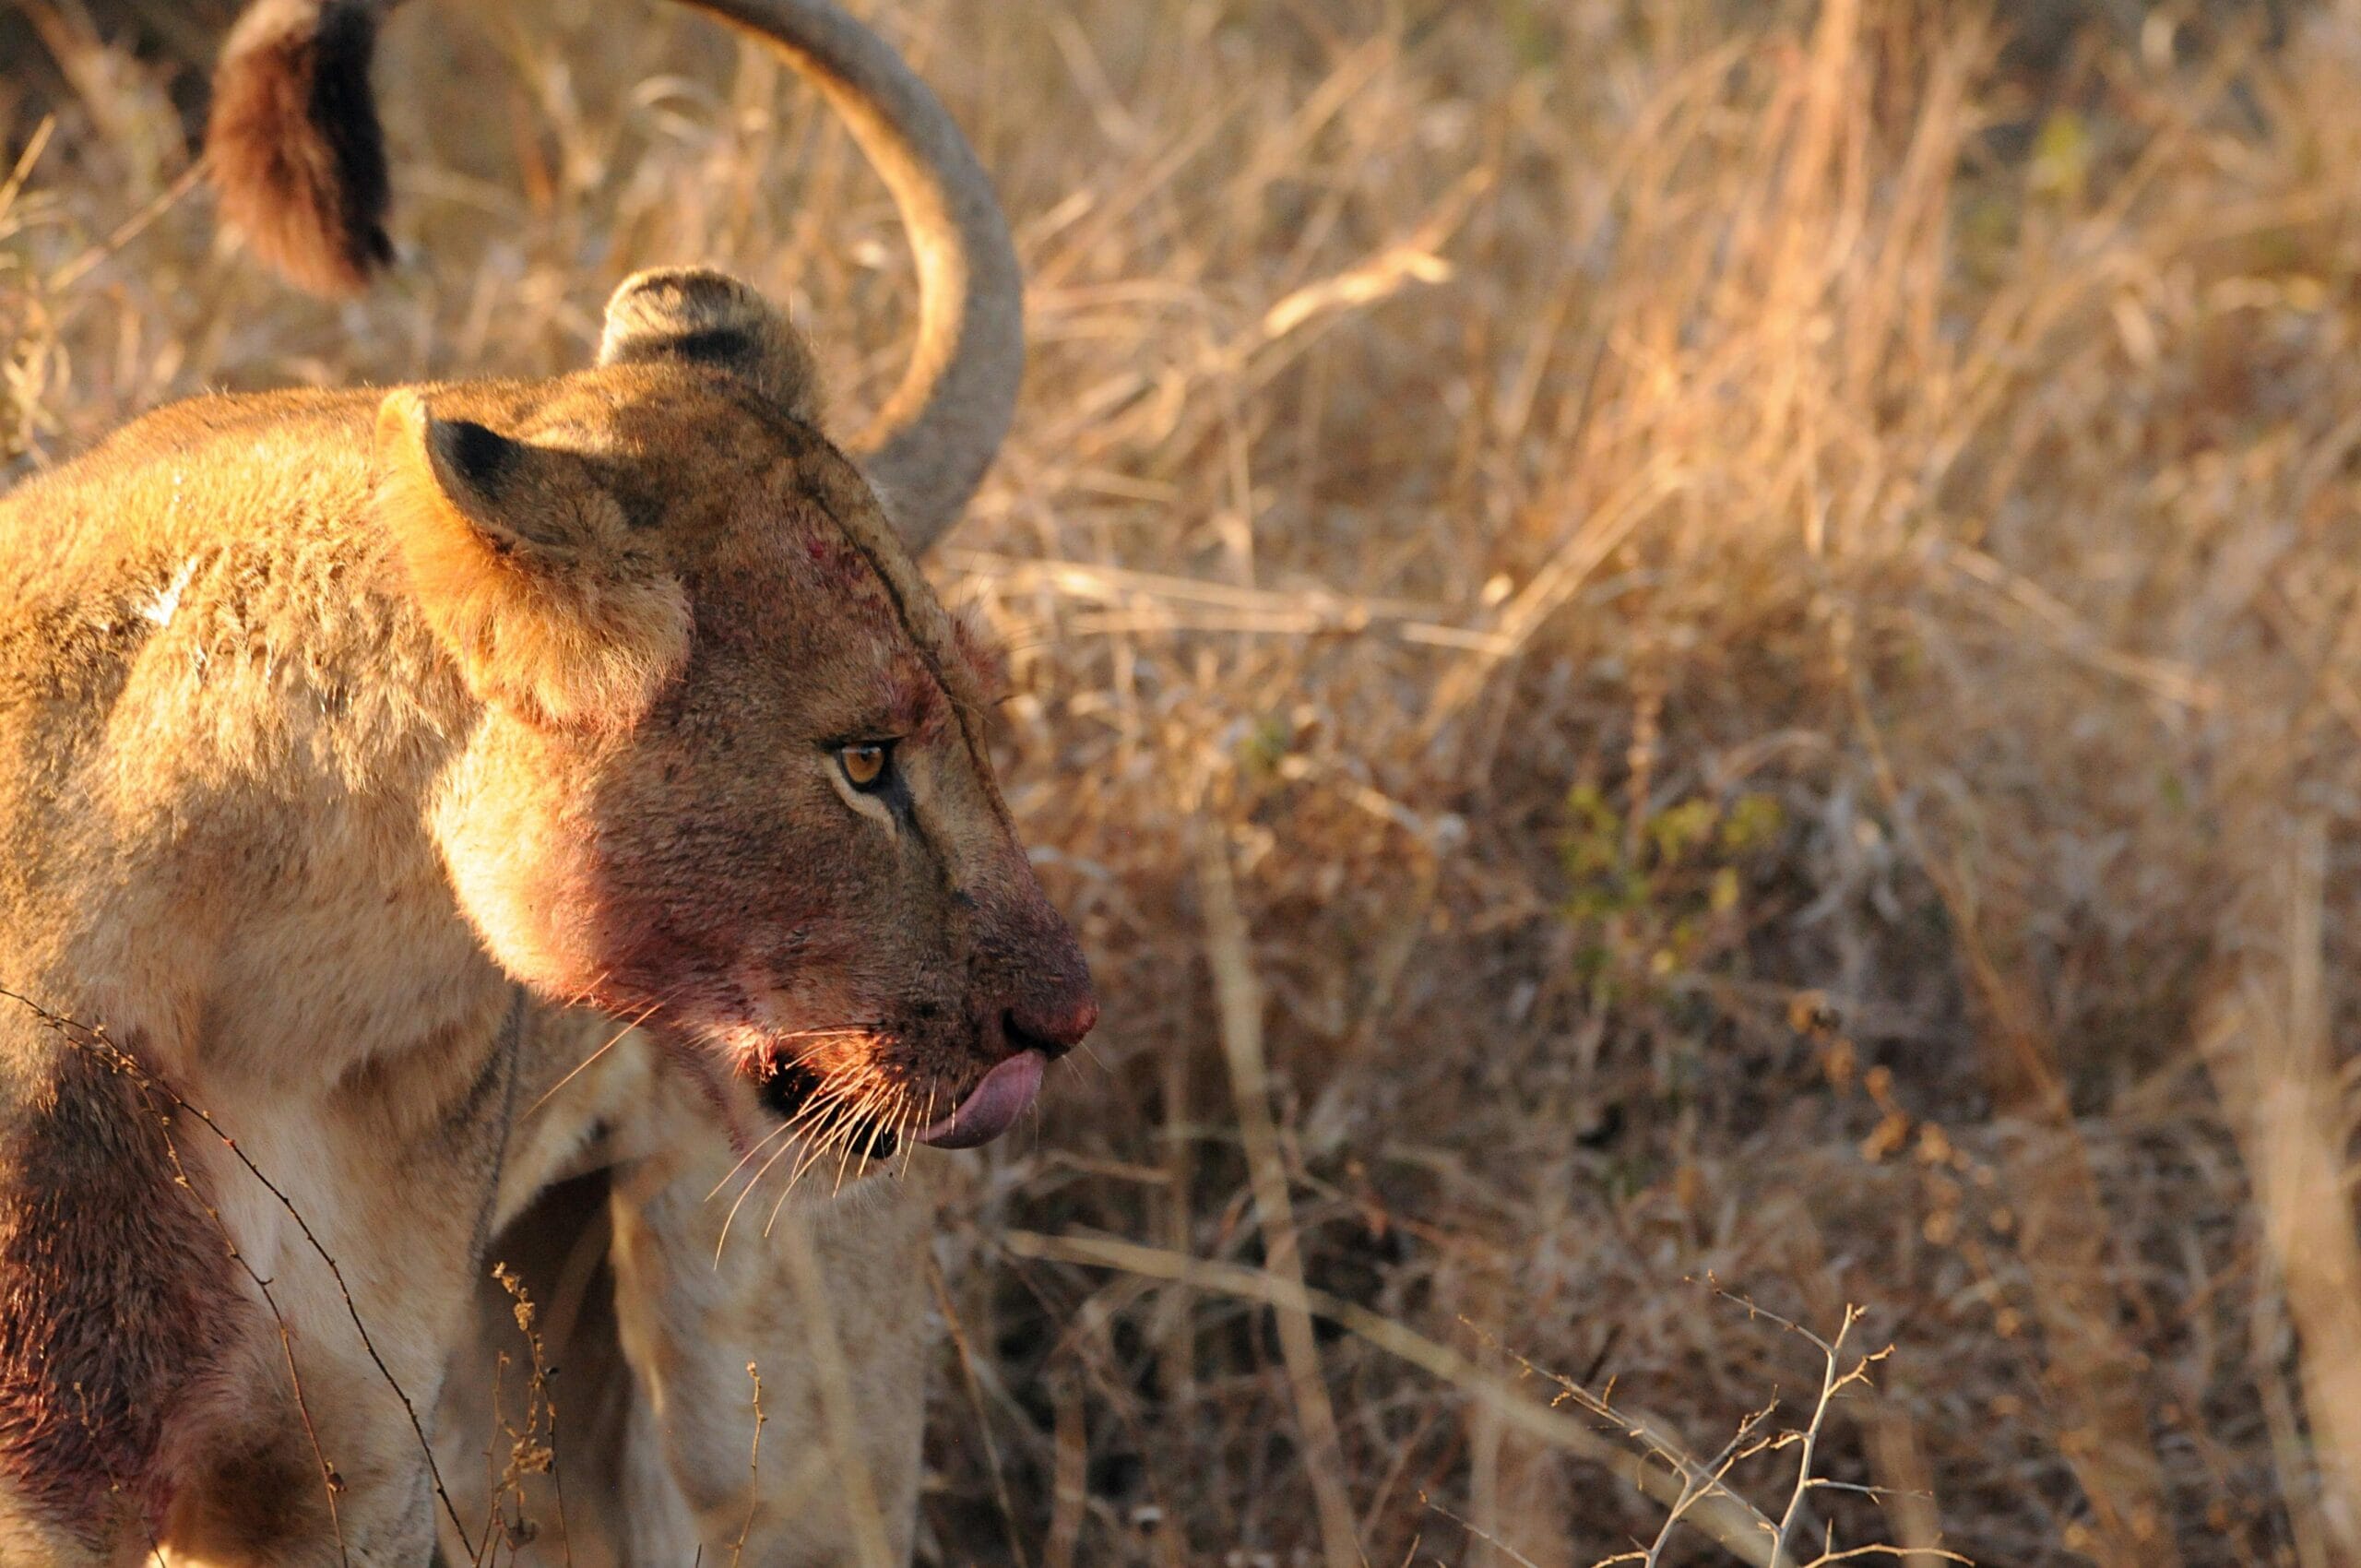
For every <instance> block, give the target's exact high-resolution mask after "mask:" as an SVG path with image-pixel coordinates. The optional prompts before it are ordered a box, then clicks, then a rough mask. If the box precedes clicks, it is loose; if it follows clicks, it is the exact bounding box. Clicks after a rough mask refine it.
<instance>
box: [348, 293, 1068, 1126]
mask: <svg viewBox="0 0 2361 1568" xmlns="http://www.w3.org/2000/svg"><path fill="white" fill-rule="evenodd" d="M541 392H542V395H540V396H538V397H532V398H528V397H524V396H522V395H521V394H519V393H517V392H516V389H514V388H511V389H505V390H504V391H503V390H499V389H494V390H492V391H487V392H485V393H482V394H480V395H478V396H477V397H476V398H475V399H474V400H473V401H470V400H469V397H468V396H466V395H464V394H462V393H460V392H459V391H458V390H457V389H454V390H453V391H452V392H449V393H442V392H438V391H436V390H434V389H433V388H429V389H427V390H426V391H425V392H423V393H419V392H397V393H395V394H394V395H393V396H392V397H391V398H388V399H387V401H386V405H385V408H384V410H383V412H382V414H381V416H380V420H379V445H380V468H381V472H382V481H381V488H380V491H379V496H378V506H379V509H380V513H381V517H382V520H383V521H384V523H385V525H386V528H387V529H388V530H389V531H390V533H391V536H392V538H393V540H394V550H393V554H394V555H395V556H396V557H397V562H398V564H399V567H400V570H401V572H402V574H403V576H404V579H405V582H406V585H407V589H406V591H407V592H409V594H410V595H411V596H412V597H413V598H414V600H415V601H416V603H417V605H418V607H419V609H420V611H421V613H422V615H423V617H424V619H425V621H426V623H427V624H428V625H429V626H431V627H432V628H433V633H434V635H435V636H437V637H438V638H439V639H440V640H441V641H442V642H443V644H444V645H445V647H446V648H447V649H448V651H449V653H450V654H451V656H452V659H453V661H454V662H455V664H456V665H457V669H458V671H459V672H460V674H461V676H462V678H463V679H464V680H465V681H466V683H467V684H468V686H469V689H470V690H471V691H472V693H473V694H474V695H475V696H476V697H477V698H479V699H480V700H481V705H482V716H481V720H480V722H479V723H478V724H477V726H476V728H475V730H474V731H473V733H472V735H471V737H470V738H469V741H468V742H467V744H466V746H465V748H464V750H463V752H462V753H461V754H460V755H459V757H458V760H457V762H456V763H455V764H454V765H453V766H452V767H451V768H450V769H449V771H448V773H447V774H446V775H445V778H444V779H443V782H442V784H441V786H440V789H439V791H438V793H437V796H436V800H435V803H434V806H433V831H434V834H435V837H436V840H437V843H438V844H439V846H440V849H441V851H442V854H443V857H444V860H445V864H446V865H447V867H448V869H449V873H450V876H451V880H452V883H453V885H454V886H455V887H456V888H457V893H458V897H459V900H460V903H461V905H462V907H463V908H464V909H465V910H466V912H467V914H468V916H469V919H470V920H471V921H473V922H474V924H475V925H476V927H477V929H478V930H479V932H481V935H482V938H483V940H484V942H485V944H487V946H488V948H489V950H490V951H491V953H492V956H493V957H494V958H495V959H497V960H498V961H499V962H500V963H501V964H502V965H503V966H504V968H507V969H508V970H509V971H510V972H511V973H512V974H514V975H516V977H518V978H519V979H521V980H524V981H526V982H527V983H528V985H530V986H531V987H533V988H534V989H536V990H537V991H539V992H540V993H542V994H543V995H545V996H549V997H552V998H554V999H557V1000H561V1001H574V1000H587V1001H588V1002H590V1003H593V1004H597V1005H598V1006H599V1007H601V1008H603V1009H605V1010H607V1011H610V1012H611V1013H614V1014H616V1015H617V1016H621V1017H623V1018H628V1019H637V1020H641V1021H643V1022H644V1023H645V1025H646V1027H647V1028H648V1029H650V1030H651V1031H652V1032H654V1033H655V1034H656V1035H657V1036H658V1039H661V1040H663V1041H665V1042H666V1043H667V1045H668V1047H669V1048H670V1049H673V1050H676V1051H682V1052H688V1053H694V1055H695V1059H696V1060H698V1061H700V1062H715V1061H718V1062H719V1063H723V1064H724V1065H726V1067H727V1068H728V1069H730V1070H731V1071H734V1072H736V1073H738V1074H741V1075H745V1076H747V1077H749V1078H751V1079H753V1081H754V1082H755V1083H757V1084H758V1085H759V1086H760V1089H761V1094H762V1098H763V1099H764V1101H765V1104H767V1105H768V1106H769V1107H770V1108H771V1110H772V1111H775V1112H776V1113H777V1114H778V1115H780V1116H783V1117H786V1118H789V1119H790V1120H795V1119H801V1124H802V1126H803V1127H804V1128H806V1129H807V1130H809V1131H810V1132H812V1133H813V1134H815V1135H816V1136H819V1137H820V1138H822V1139H824V1140H825V1139H828V1138H831V1137H833V1138H836V1139H838V1140H840V1141H843V1142H846V1143H848V1144H849V1145H850V1146H853V1148H854V1149H855V1151H856V1152H860V1153H869V1154H876V1153H882V1152H883V1151H884V1149H886V1148H888V1147H890V1146H891V1145H892V1142H893V1140H894V1139H895V1137H896V1135H910V1136H915V1137H917V1138H919V1139H920V1140H922V1141H925V1142H929V1143H933V1144H938V1145H946V1146H965V1145H968V1144H975V1143H980V1142H983V1141H984V1140H986V1139H988V1138H991V1137H992V1136H995V1135H996V1134H999V1133H1000V1132H1001V1131H1003V1129H1005V1128H1006V1127H1007V1126H1008V1125H1009V1123H1011V1122H1012V1121H1013V1120H1014V1118H1015V1117H1016V1115H1017V1114H1018V1112H1020V1111H1023V1110H1024V1109H1025V1107H1026V1105H1027V1104H1029V1103H1030V1102H1031V1100H1032V1098H1033V1094H1034V1090H1035V1088H1036V1087H1038V1083H1039V1081H1040V1075H1041V1068H1042V1066H1043V1065H1044V1064H1045V1063H1047V1062H1048V1061H1050V1060H1051V1059H1054V1058H1055V1057H1057V1056H1059V1055H1061V1054H1062V1053H1064V1052H1065V1051H1068V1050H1070V1049H1071V1048H1073V1047H1074V1045H1075V1044H1076V1043H1078V1042H1079V1041H1080V1040H1081V1039H1082V1038H1083V1037H1084V1036H1085V1035H1086V1033H1088V1031H1089V1029H1090V1028H1091V1025H1092V1024H1093V1022H1094V1021H1095V1020H1096V1018H1097V1003H1096V1001H1095V1000H1094V999H1093V996H1092V993H1091V988H1090V980H1089V975H1088V972H1087V970H1086V968H1085V965H1084V961H1083V957H1082V954H1081V951H1080V949H1079V947H1078V946H1077V945H1076V944H1075V942H1074V935H1073V933H1072V932H1070V931H1069V930H1068V929H1067V927H1066V925H1065V922H1064V921H1062V920H1061V919H1060V918H1059V917H1058V915H1057V913H1056V911H1055V910H1053V909H1051V908H1050V904H1049V902H1048V900H1047V898H1045V897H1044V896H1043V894H1042V892H1041V888H1040V885H1039V884H1038V882H1037V881H1036V880H1035V879H1034V876H1033V873H1032V869H1031V867H1030V865H1029V864H1028V862H1027V861H1026V854H1025V849H1024V847H1023V846H1022V845H1020V844H1019V843H1018V842H1017V838H1016V835H1015V832H1014V827H1013V826H1012V825H1011V823H1010V820H1009V814H1008V810H1007V807H1006V806H1005V804H1004V803H1003V801H1002V799H1001V796H1000V792H999V790H998V789H997V787H996V786H995V784H994V782H993V778H992V772H991V765H990V762H989V760H988V758H987V755H986V752H985V745H984V735H983V725H984V720H985V717H986V715H987V713H988V712H989V710H990V709H991V706H992V704H993V703H994V701H995V699H996V697H997V696H998V695H999V694H998V692H997V691H996V689H995V685H996V682H997V681H998V679H999V677H998V674H997V672H996V670H995V667H994V665H993V662H992V660H991V658H990V657H989V656H988V654H987V653H986V652H985V651H984V650H983V649H982V648H981V647H979V644H978V642H977V641H976V640H975V638H974V637H972V636H970V635H969V634H968V633H967V631H966V629H964V628H963V627H962V626H961V624H959V623H958V622H956V621H955V620H954V619H953V618H952V617H951V616H949V615H947V614H946V613H945V612H944V611H943V608H942V606H941V605H940V604H939V603H938V602H937V601H936V600H935V597H934V595H933V593H932V592H931V589H930V588H928V586H927V584H926V581H925V579H924V578H923V577H922V576H920V574H919V571H918V569H917V567H916V566H915V565H914V564H913V563H912V561H911V559H910V556H909V554H908V552H907V551H906V550H905V549H904V547H903V545H902V543H901V542H900V540H898V539H897V537H896V534H895V531H894V529H892V528H891V527H890V526H889V525H888V522H887V519H886V517H885V515H884V511H883V510H882V509H881V507H880V505H879V501H878V498H877V496H876V495H874V494H873V493H872V492H871V490H870V488H869V486H868V485H867V484H866V483H865V482H864V481H863V480H862V478H861V476H860V473H859V472H858V471H857V470H856V469H854V467H853V466H852V464H851V463H850V462H849V461H848V459H847V458H846V457H844V456H842V455H841V454H840V453H839V452H838V451H837V450H836V448H835V447H834V446H832V445H830V444H829V443H828V442H827V440H826V439H825V438H824V437H823V436H822V435H821V434H820V432H819V431H818V429H817V428H816V427H815V425H814V423H813V421H814V418H815V417H816V404H817V398H816V396H815V393H814V388H813V370H812V362H811V358H810V355H809V353H808V351H807V350H805V348H804V347H803V344H802V342H801V339H799V338H798V337H797V335H796V334H795V332H794V331H793V330H792V328H791V327H789V325H788V323H787V321H786V319H785V318H784V316H782V315H780V314H778V313H777V312H776V311H774V310H773V309H772V308H770V307H769V306H768V305H766V304H765V303H764V302H763V301H762V300H761V299H759V298H758V297H757V296H756V295H754V294H753V292H752V291H750V290H748V289H746V288H745V287H743V286H742V285H741V284H739V283H737V282H735V281H733V280H731V279H727V278H725V277H722V276H720V275H718V274H715V273H710V272H694V271H671V272H659V273H649V274H643V275H641V276H640V277H638V278H635V279H632V280H630V281H629V282H627V283H625V284H624V285H623V288H622V289H621V290H620V291H618V292H617V293H616V295H615V297H614V300H613V301H612V302H611V304H610V305H609V307H608V315H607V326H606V336H605V341H604V344H603V346H602V348H601V350H600V353H599V366H598V368H596V369H594V370H590V371H586V372H583V373H581V374H577V375H575V376H571V377H568V378H565V379H564V380H561V381H558V382H555V383H551V384H547V385H546V386H544V387H543V388H542V389H541Z"/></svg>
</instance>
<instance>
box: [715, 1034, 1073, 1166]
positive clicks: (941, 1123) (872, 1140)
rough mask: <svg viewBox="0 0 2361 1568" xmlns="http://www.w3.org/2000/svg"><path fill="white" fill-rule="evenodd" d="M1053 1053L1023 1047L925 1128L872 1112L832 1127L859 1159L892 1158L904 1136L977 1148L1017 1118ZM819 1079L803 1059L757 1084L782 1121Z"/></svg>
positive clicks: (807, 1099) (801, 1105)
mask: <svg viewBox="0 0 2361 1568" xmlns="http://www.w3.org/2000/svg"><path fill="white" fill-rule="evenodd" d="M1048 1065H1049V1058H1048V1057H1047V1056H1046V1055H1044V1054H1043V1053H1042V1052H1041V1051H1018V1052H1017V1053H1016V1054H1015V1055H1014V1056H1012V1057H1010V1058H1008V1059H1007V1060H1006V1061H1004V1062H1003V1063H1000V1064H999V1065H998V1066H996V1067H994V1068H992V1070H991V1072H989V1073H986V1074H985V1075H983V1076H982V1077H981V1078H980V1079H979V1080H977V1083H976V1086H975V1087H973V1088H971V1089H969V1090H968V1091H967V1094H966V1095H965V1096H964V1097H962V1098H961V1099H960V1101H959V1103H958V1104H957V1105H956V1106H955V1107H954V1108H953V1109H952V1111H951V1112H950V1114H948V1115H946V1116H942V1117H938V1118H937V1119H936V1120H934V1121H933V1122H931V1123H928V1124H927V1125H926V1126H924V1127H919V1128H909V1127H897V1126H895V1125H892V1124H890V1123H884V1122H880V1121H878V1120H876V1119H875V1118H872V1117H866V1116H864V1117H858V1118H855V1119H853V1120H851V1121H850V1123H848V1124H840V1125H837V1126H836V1127H834V1128H832V1129H831V1132H832V1134H833V1136H832V1141H836V1142H840V1143H841V1144H842V1145H843V1146H845V1147H846V1148H847V1149H848V1151H850V1152H851V1154H852V1155H853V1156H854V1157H855V1158H862V1159H886V1158H891V1157H892V1156H893V1155H894V1154H895V1153H896V1151H897V1150H898V1149H899V1148H900V1147H901V1140H902V1138H903V1137H904V1136H906V1135H907V1136H909V1137H912V1138H915V1139H916V1140H917V1141H918V1142H919V1143H921V1144H925V1145H927V1146H930V1147H933V1148H946V1149H961V1148H975V1147H978V1146H981V1145H984V1144H988V1143H990V1142H991V1141H992V1140H993V1139H994V1138H997V1137H999V1136H1000V1135H1001V1134H1003V1133H1005V1132H1007V1131H1008V1129H1009V1128H1010V1127H1011V1126H1012V1125H1014V1123H1015V1121H1016V1119H1017V1118H1018V1117H1019V1116H1021V1115H1023V1114H1024V1113H1025V1111H1026V1110H1027V1109H1029V1108H1030V1107H1031V1106H1032V1104H1033V1101H1034V1099H1036V1098H1037V1097H1038V1095H1039V1094H1040V1092H1041V1075H1042V1072H1043V1070H1044V1069H1045V1068H1047V1067H1048ZM819 1087H820V1079H819V1077H818V1075H815V1074H814V1073H813V1071H812V1070H811V1069H810V1068H809V1067H807V1066H804V1065H803V1064H801V1063H782V1064H781V1065H779V1066H778V1067H777V1068H775V1069H773V1070H772V1071H771V1072H770V1073H768V1074H766V1075H765V1076H764V1077H763V1078H762V1079H761V1081H760V1083H759V1084H758V1086H757V1091H756V1092H757V1093H758V1094H759V1096H760V1098H761V1099H762V1102H763V1106H764V1108H765V1110H767V1111H770V1112H771V1114H773V1115H774V1116H777V1118H778V1119H779V1120H780V1121H782V1122H791V1121H793V1120H794V1119H795V1118H796V1117H797V1116H799V1115H801V1113H802V1112H803V1111H804V1110H805V1109H806V1108H807V1107H808V1106H809V1105H810V1104H811V1102H812V1097H813V1094H815V1093H816V1092H818V1090H819Z"/></svg>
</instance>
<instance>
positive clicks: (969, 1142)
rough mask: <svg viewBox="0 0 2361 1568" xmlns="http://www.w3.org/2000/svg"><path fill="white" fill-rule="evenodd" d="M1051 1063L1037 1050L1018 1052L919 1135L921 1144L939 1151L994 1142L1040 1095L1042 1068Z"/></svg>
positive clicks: (985, 1076) (986, 1075)
mask: <svg viewBox="0 0 2361 1568" xmlns="http://www.w3.org/2000/svg"><path fill="white" fill-rule="evenodd" d="M1049 1064H1050V1059H1049V1058H1048V1057H1046V1056H1044V1055H1042V1054H1041V1053H1040V1052H1039V1051H1018V1052H1017V1053H1016V1054H1015V1055H1014V1056H1012V1057H1010V1058H1009V1059H1008V1060H1007V1061H1005V1062H1003V1063H1001V1064H1000V1065H999V1066H997V1067H995V1068H993V1069H992V1070H991V1072H989V1073H987V1074H985V1075H984V1078H983V1082H981V1083H979V1084H978V1085H977V1086H976V1087H974V1088H972V1089H969V1090H968V1091H967V1099H963V1100H961V1101H960V1102H959V1109H958V1110H956V1111H953V1112H952V1113H951V1114H950V1115H948V1116H946V1117H944V1118H943V1120H942V1121H940V1122H937V1123H935V1124H934V1125H933V1126H931V1127H929V1128H926V1129H925V1130H924V1131H922V1132H920V1133H919V1135H918V1137H919V1142H920V1143H922V1144H931V1145H933V1146H935V1147H936V1148H974V1147H975V1146H977V1145H978V1144H988V1143H990V1142H991V1141H992V1140H993V1139H994V1138H997V1137H999V1136H1000V1135H1001V1134H1003V1133H1005V1132H1007V1131H1008V1129H1009V1124H1010V1123H1013V1122H1014V1121H1015V1120H1016V1118H1017V1115H1018V1113H1019V1112H1021V1111H1024V1109H1025V1108H1026V1106H1028V1105H1030V1104H1032V1103H1033V1097H1034V1096H1035V1095H1037V1094H1039V1093H1040V1092H1041V1069H1042V1068H1044V1067H1046V1066H1048V1065H1049Z"/></svg>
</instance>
